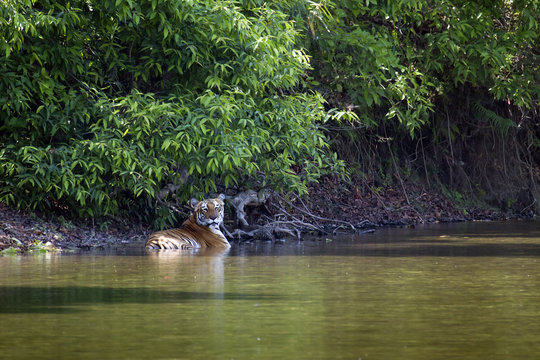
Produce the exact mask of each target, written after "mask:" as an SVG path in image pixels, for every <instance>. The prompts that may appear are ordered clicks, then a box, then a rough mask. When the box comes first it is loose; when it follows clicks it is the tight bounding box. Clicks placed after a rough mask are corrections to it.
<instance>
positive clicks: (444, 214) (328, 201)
mask: <svg viewBox="0 0 540 360" xmlns="http://www.w3.org/2000/svg"><path fill="white" fill-rule="evenodd" d="M273 204H275V203H273ZM282 205H284V207H287V208H288V211H289V212H290V213H291V216H293V217H295V218H297V219H298V218H301V219H302V221H304V222H306V223H311V224H316V225H317V226H319V227H320V228H332V229H333V231H335V230H338V231H339V232H352V231H359V230H365V229H373V228H379V227H384V226H414V225H416V224H423V223H437V222H458V221H475V220H483V221H489V220H505V219H510V218H519V217H530V216H523V215H522V216H520V215H519V214H516V213H515V212H514V213H511V212H503V211H501V210H497V209H493V208H488V207H478V206H472V205H469V206H465V205H461V206H459V205H457V204H456V203H455V202H453V201H451V200H450V199H449V198H448V197H445V196H444V195H442V194H440V193H436V192H433V191H431V192H430V191H427V190H426V189H424V188H422V187H421V186H419V185H416V184H413V183H407V182H405V183H404V184H403V186H402V187H401V186H400V187H395V186H394V187H392V186H386V187H383V186H379V187H374V186H371V185H369V184H365V183H356V184H355V183H353V182H349V183H343V182H341V181H339V180H337V179H332V178H326V179H324V180H323V181H321V182H320V183H314V184H311V185H310V196H308V197H307V198H297V197H295V198H293V199H292V200H290V202H289V203H287V204H282ZM266 207H267V208H270V209H272V208H273V206H272V204H270V205H267V206H266ZM274 209H275V207H274ZM282 210H283V208H282ZM151 232H152V229H151V228H149V227H147V226H144V225H141V224H127V223H126V222H122V221H116V222H114V221H108V222H106V223H99V224H96V223H94V224H91V223H85V222H81V221H76V220H72V219H66V218H64V217H63V216H59V215H51V214H41V215H39V214H35V213H30V212H24V211H18V210H14V209H12V208H9V207H7V206H5V205H4V204H2V203H0V251H2V252H3V253H8V254H9V253H26V252H46V251H69V250H74V249H96V248H97V249H99V248H121V247H126V246H133V245H134V244H137V243H140V244H141V246H142V244H143V243H144V240H145V239H146V237H147V236H148V234H149V233H151Z"/></svg>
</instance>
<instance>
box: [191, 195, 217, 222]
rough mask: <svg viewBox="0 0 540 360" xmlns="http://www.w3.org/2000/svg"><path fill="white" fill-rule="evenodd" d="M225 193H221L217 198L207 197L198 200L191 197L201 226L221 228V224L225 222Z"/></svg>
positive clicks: (194, 211)
mask: <svg viewBox="0 0 540 360" xmlns="http://www.w3.org/2000/svg"><path fill="white" fill-rule="evenodd" d="M223 200H225V195H223V194H220V195H219V196H218V197H217V198H215V199H206V200H202V201H198V200H197V199H191V206H192V207H193V209H194V210H193V213H194V215H195V218H196V219H197V223H198V224H199V225H200V226H206V227H209V228H211V229H219V225H220V224H221V223H222V222H223V216H224V207H225V204H224V203H223Z"/></svg>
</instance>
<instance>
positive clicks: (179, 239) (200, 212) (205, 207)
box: [146, 194, 231, 250]
mask: <svg viewBox="0 0 540 360" xmlns="http://www.w3.org/2000/svg"><path fill="white" fill-rule="evenodd" d="M223 200H225V195H223V194H220V195H219V196H218V197H217V198H215V199H206V200H203V201H197V200H196V199H191V206H192V207H193V213H192V214H191V216H190V217H189V218H188V219H187V220H186V221H185V222H184V223H183V224H182V226H181V227H179V228H177V229H169V230H163V231H158V232H155V233H153V234H152V235H150V236H149V237H148V240H147V241H146V249H147V250H160V249H181V250H189V249H195V248H210V247H220V248H229V247H230V246H231V245H230V244H229V241H227V238H226V237H225V235H223V233H222V232H221V230H220V229H219V226H220V225H221V223H222V222H223V215H224V205H225V204H224V203H223Z"/></svg>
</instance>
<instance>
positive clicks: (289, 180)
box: [0, 0, 340, 218]
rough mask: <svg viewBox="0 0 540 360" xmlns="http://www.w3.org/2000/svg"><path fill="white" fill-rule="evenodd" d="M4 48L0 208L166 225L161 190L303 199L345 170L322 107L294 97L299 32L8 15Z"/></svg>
mask: <svg viewBox="0 0 540 360" xmlns="http://www.w3.org/2000/svg"><path fill="white" fill-rule="evenodd" d="M0 34H2V39H0V54H1V57H0V72H1V76H0V94H1V95H0V118H1V119H2V124H1V129H2V136H1V138H0V141H1V143H2V149H1V150H0V200H1V201H5V202H7V203H10V204H16V205H18V206H20V207H33V208H35V207H40V208H50V207H55V206H56V207H57V206H60V207H67V208H69V209H80V211H81V214H82V215H90V216H97V215H102V214H107V213H110V214H115V213H118V212H119V211H121V210H126V209H128V210H129V212H130V213H132V214H139V215H145V216H150V217H153V216H154V213H155V212H156V211H157V212H158V213H159V212H160V211H161V213H162V214H161V215H162V217H161V218H167V216H166V214H168V213H169V212H168V211H167V209H162V206H161V203H162V201H161V200H163V198H164V197H165V196H166V192H167V191H161V190H162V189H165V190H167V189H172V191H170V192H171V193H176V195H177V197H178V199H179V200H184V199H186V198H189V197H191V196H194V195H201V194H204V193H207V192H209V191H217V190H218V189H217V187H218V186H224V187H229V186H251V187H255V188H261V187H263V186H266V185H270V186H274V187H276V188H278V189H283V190H285V191H300V192H301V191H304V190H305V183H306V182H307V181H310V180H311V179H313V178H315V177H317V176H318V175H319V174H320V173H321V172H322V171H324V169H325V168H326V167H329V168H336V169H338V168H339V167H340V162H339V161H337V160H335V158H333V157H332V156H331V155H329V154H328V153H327V152H326V148H327V144H326V140H325V137H324V136H323V134H322V133H321V131H320V129H319V126H320V123H321V122H322V121H323V120H324V119H325V116H326V114H325V112H324V111H323V107H322V102H323V100H322V98H321V97H320V96H318V95H317V94H315V93H308V92H299V91H298V89H301V88H302V83H303V80H302V77H303V76H304V74H305V72H306V70H307V69H308V66H309V64H308V59H307V56H306V55H305V54H304V53H303V51H302V50H301V49H298V48H296V43H295V41H296V39H297V37H298V34H297V30H296V29H295V28H294V26H293V23H292V22H291V21H290V20H289V19H288V18H287V17H286V16H285V15H284V14H283V13H281V12H279V11H275V10H273V9H271V8H269V7H260V8H243V9H242V8H239V7H238V4H236V3H235V2H233V1H184V0H179V1H158V0H153V1H150V0H149V1H145V0H143V1H123V0H117V1H115V2H103V1H86V0H85V1H70V2H62V1H31V0H28V1H24V0H20V1H9V2H2V5H1V8H0ZM160 209H161V210H160Z"/></svg>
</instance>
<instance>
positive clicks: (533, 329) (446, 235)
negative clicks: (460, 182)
mask: <svg viewBox="0 0 540 360" xmlns="http://www.w3.org/2000/svg"><path fill="white" fill-rule="evenodd" d="M140 247H142V244H140V246H139V247H138V248H137V247H134V248H133V249H126V250H122V251H117V252H111V251H110V252H103V253H99V252H89V253H81V254H71V255H66V254H64V255H61V254H45V255H29V256H9V257H0V358H1V359H540V223H538V222H525V221H524V222H503V223H497V222H496V223H462V224H451V225H444V224H443V225H432V226H426V227H422V228H416V229H382V230H378V231H376V232H375V233H374V234H369V235H361V236H357V237H351V236H349V237H343V238H332V239H325V238H323V239H319V240H315V241H313V240H305V241H301V242H298V241H294V240H292V241H288V242H286V243H285V244H275V245H273V244H271V243H259V242H257V243H254V244H245V245H237V244H233V247H232V248H231V250H230V251H229V252H227V253H221V254H220V253H197V254H186V253H178V252H165V253H157V254H145V253H144V252H143V251H141V250H140Z"/></svg>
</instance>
